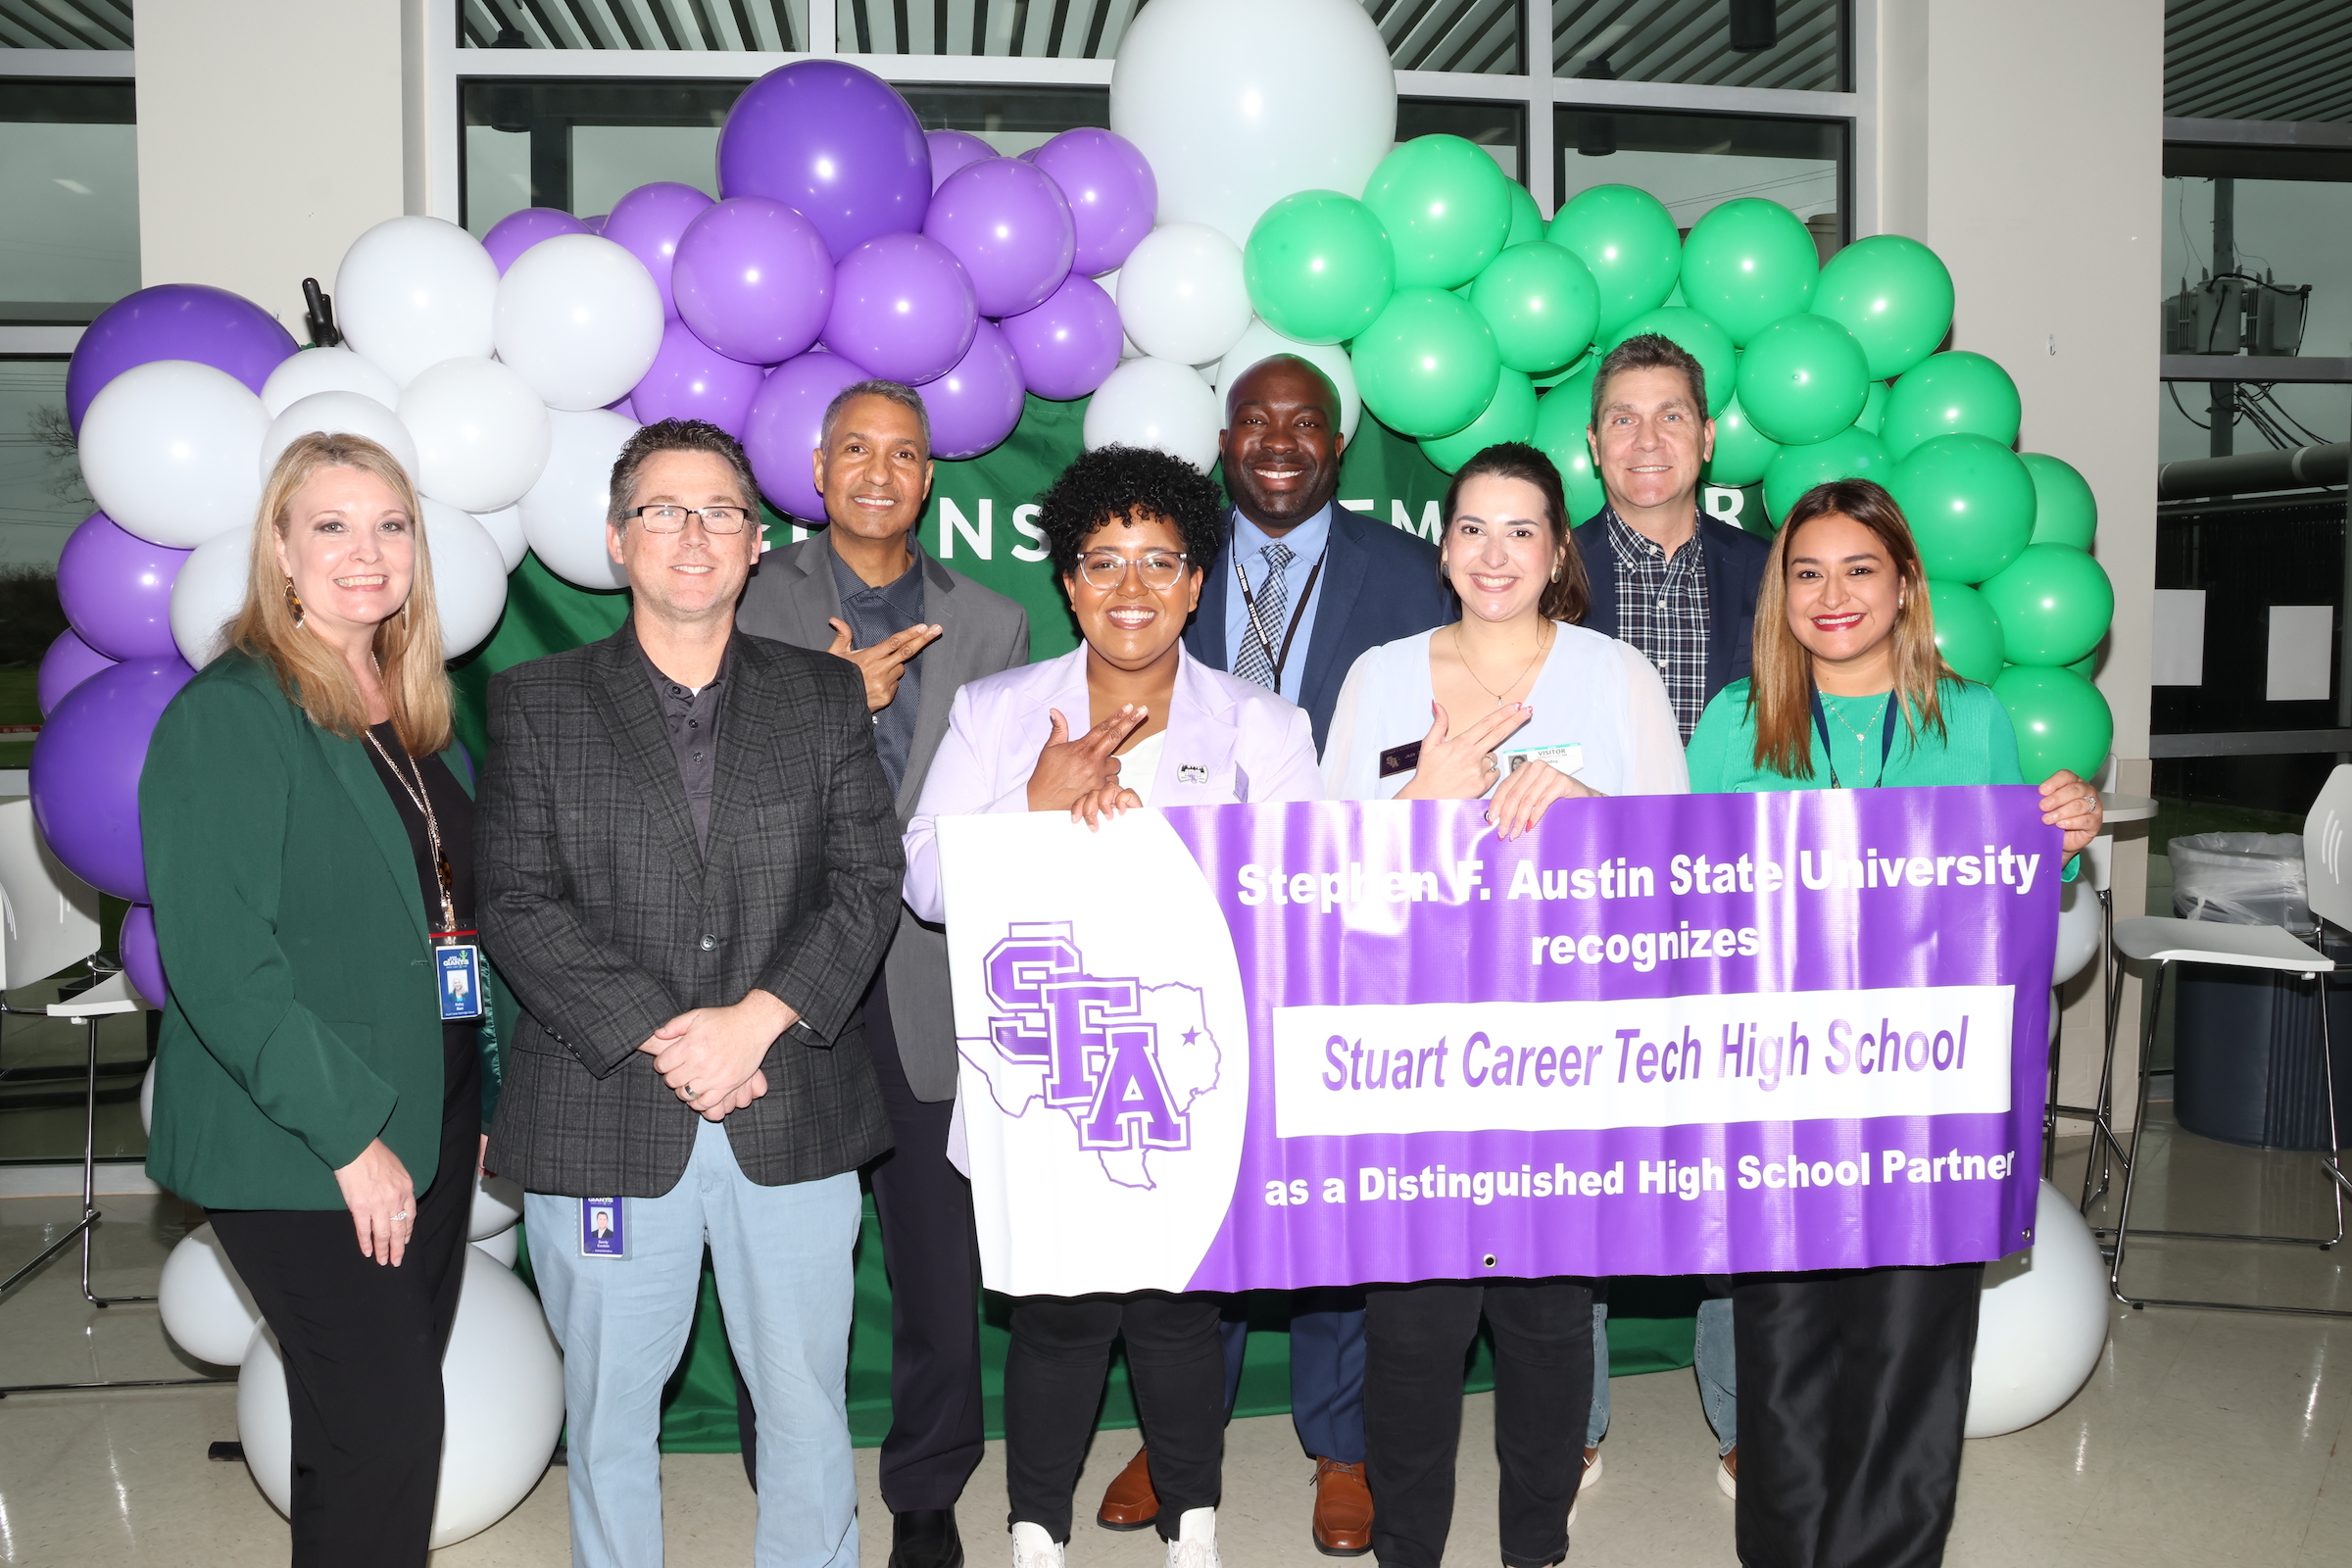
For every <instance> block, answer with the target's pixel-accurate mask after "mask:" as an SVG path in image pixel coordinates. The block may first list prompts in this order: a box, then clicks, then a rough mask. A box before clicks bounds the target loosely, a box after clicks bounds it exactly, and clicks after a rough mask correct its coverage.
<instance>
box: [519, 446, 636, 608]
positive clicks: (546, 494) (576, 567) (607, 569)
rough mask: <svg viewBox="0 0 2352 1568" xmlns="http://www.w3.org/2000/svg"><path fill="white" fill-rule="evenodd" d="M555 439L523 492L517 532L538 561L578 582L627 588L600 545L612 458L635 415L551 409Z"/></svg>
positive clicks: (580, 585)
mask: <svg viewBox="0 0 2352 1568" xmlns="http://www.w3.org/2000/svg"><path fill="white" fill-rule="evenodd" d="M548 418H549V419H550V420H551V421H552V422H553V423H554V425H555V445H554V449H553V450H552V451H550V452H549V454H548V458H547V471H546V472H545V473H544V474H542V475H541V476H540V479H539V482H538V483H537V484H535V485H533V486H531V489H530V493H529V494H528V495H526V496H524V497H523V498H522V536H523V537H524V538H525V539H527V540H529V541H530V544H531V553H532V554H534V555H536V556H537V557H538V558H539V564H541V565H543V566H545V567H546V568H547V569H548V570H550V571H552V572H554V573H555V574H556V575H557V576H559V577H561V578H563V579H564V581H565V582H567V583H570V584H572V585H573V586H574V587H577V588H626V587H627V586H628V585H629V579H628V578H627V577H626V576H625V575H624V574H623V573H622V572H621V569H620V566H619V564H618V563H616V562H615V561H613V557H612V555H611V554H610V553H609V552H607V550H606V549H605V509H606V507H607V505H608V504H609V498H610V497H611V496H612V494H613V460H614V459H616V458H618V457H619V456H620V448H621V444H622V443H623V442H625V441H627V440H628V439H629V437H630V436H631V435H634V434H635V433H636V430H637V424H636V421H634V420H632V419H629V418H627V417H623V416H621V415H618V414H614V413H613V412H612V411H611V410H610V409H583V410H581V411H579V412H577V413H570V412H566V413H563V414H551V415H549V416H548Z"/></svg>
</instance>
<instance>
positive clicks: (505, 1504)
mask: <svg viewBox="0 0 2352 1568" xmlns="http://www.w3.org/2000/svg"><path fill="white" fill-rule="evenodd" d="M462 1261H463V1263H464V1266H465V1269H466V1281H465V1284H464V1286H463V1287H462V1288H461V1290H460V1292H459V1296H458V1317H457V1322H456V1323H455V1324H454V1325H453V1326H452V1327H451V1329H450V1334H449V1348H448V1349H446V1350H444V1351H443V1352H442V1355H441V1393H442V1399H443V1401H444V1404H445V1407H446V1410H447V1417H446V1423H445V1426H444V1429H443V1431H444V1435H443V1437H442V1440H441V1484H440V1492H439V1495H437V1496H436V1497H435V1498H434V1501H433V1536H432V1545H433V1546H434V1547H435V1548H436V1549H438V1548H439V1547H442V1546H449V1545H454V1544H457V1543H458V1542H461V1541H464V1540H465V1539H466V1537H468V1536H475V1535H479V1534H481V1533H482V1532H483V1531H485V1530H487V1529H489V1528H490V1527H491V1526H492V1525H494V1524H496V1523H498V1522H499V1521H500V1520H501V1519H504V1518H505V1517H506V1516H507V1515H508V1514H509V1513H511V1512H512V1511H513V1510H514V1508H515V1504H516V1503H518V1502H520V1501H521V1500H522V1499H523V1498H524V1497H525V1496H527V1495H529V1494H530V1491H531V1488H532V1487H534V1486H536V1485H538V1482H539V1478H540V1476H541V1475H543V1474H545V1473H546V1470H547V1462H548V1460H549V1459H550V1458H552V1457H553V1456H554V1454H555V1451H556V1434H557V1433H558V1432H560V1431H561V1430H562V1429H563V1426H564V1357H563V1355H562V1354H561V1353H560V1352H559V1351H558V1350H557V1349H556V1344H555V1341H554V1340H553V1339H552V1338H550V1336H549V1335H548V1332H547V1318H546V1315H545V1314H544V1313H542V1312H541V1311H540V1308H539V1299H538V1298H537V1297H535V1296H533V1295H532V1294H531V1293H530V1289H529V1287H527V1286H525V1285H524V1284H523V1283H522V1281H520V1280H519V1279H516V1278H515V1275H514V1274H513V1272H511V1271H510V1270H509V1269H507V1268H506V1267H504V1266H503V1265H501V1264H500V1263H499V1262H498V1261H497V1260H496V1259H495V1258H493V1257H491V1256H489V1255H488V1254H487V1253H485V1252H484V1251H483V1250H481V1249H480V1248H478V1247H467V1248H465V1249H463V1250H462ZM237 1441H238V1442H239V1443H241V1444H242V1445H244V1447H245V1465H246V1468H247V1469H249V1470H251V1471H252V1472H253V1479H254V1484H255V1485H257V1486H259V1487H260V1488H261V1489H262V1495H264V1496H266V1497H268V1498H269V1499H270V1504H271V1505H272V1506H273V1507H275V1508H276V1509H277V1511H278V1512H280V1513H284V1512H286V1511H287V1508H288V1506H289V1504H290V1503H291V1502H292V1500H293V1493H294V1485H293V1476H294V1451H293V1450H294V1440H293V1421H292V1417H291V1414H290V1412H289V1410H288V1407H287V1402H286V1364H285V1359H284V1357H283V1355H282V1354H281V1353H280V1352H279V1350H278V1348H277V1341H276V1338H275V1336H273V1335H271V1334H270V1331H269V1330H268V1329H267V1328H264V1329H262V1330H261V1331H259V1332H258V1333H256V1334H255V1335H254V1337H253V1344H252V1347H251V1348H250V1349H249V1350H248V1351H247V1352H246V1356H245V1363H244V1369H243V1370H242V1371H241V1372H239V1373H238V1375H237Z"/></svg>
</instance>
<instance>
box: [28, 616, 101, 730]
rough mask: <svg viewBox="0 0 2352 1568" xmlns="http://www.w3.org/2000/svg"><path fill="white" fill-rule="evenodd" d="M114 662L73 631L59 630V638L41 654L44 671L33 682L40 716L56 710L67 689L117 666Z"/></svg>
mask: <svg viewBox="0 0 2352 1568" xmlns="http://www.w3.org/2000/svg"><path fill="white" fill-rule="evenodd" d="M114 667H115V661H114V660H111V659H109V658H107V657H106V656H105V655H104V654H102V653H100V652H99V651H98V650H97V649H95V648H92V647H91V646H90V645H89V644H88V643H85V642H83V641H82V640H81V639H80V638H79V637H76V636H75V635H74V634H73V633H72V632H71V631H61V632H59V633H58V634H57V641H55V642H53V643H51V644H50V645H49V651H48V652H47V653H45V654H43V655H42V656H41V672H40V674H39V676H38V677H36V678H35V680H34V682H33V690H34V692H35V694H36V695H37V696H38V698H39V700H40V705H41V717H43V718H47V717H48V716H49V715H50V714H51V713H54V712H56V711H57V705H58V704H60V703H62V702H64V701H65V700H66V693H68V692H70V691H72V690H73V688H74V687H76V686H78V685H80V684H81V683H82V682H83V681H85V680H88V679H89V678H90V677H91V676H92V675H95V674H97V673H98V672H99V671H100V670H107V669H112V668H114Z"/></svg>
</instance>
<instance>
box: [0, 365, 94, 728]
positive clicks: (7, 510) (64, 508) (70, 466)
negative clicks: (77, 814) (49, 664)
mask: <svg viewBox="0 0 2352 1568" xmlns="http://www.w3.org/2000/svg"><path fill="white" fill-rule="evenodd" d="M95 510H97V509H96V506H95V504H94V503H93V502H92V501H91V500H90V493H89V492H88V491H87V490H85V489H83V488H82V484H81V466H80V465H79V464H78V463H76V462H75V461H74V457H73V429H72V427H71V426H69V425H68V424H67V423H66V362H65V361H64V360H62V359H22V360H0V571H5V570H6V569H7V568H9V567H11V566H27V565H30V566H46V567H52V568H54V567H55V566H56V565H57V557H58V552H60V551H61V550H63V549H65V548H66V535H68V534H70V533H72V532H73V529H74V527H75V525H76V524H78V523H79V522H80V521H81V519H82V518H84V517H86V516H88V515H90V514H91V513H92V512H94V511H95ZM0 765H11V766H19V765H22V764H0Z"/></svg>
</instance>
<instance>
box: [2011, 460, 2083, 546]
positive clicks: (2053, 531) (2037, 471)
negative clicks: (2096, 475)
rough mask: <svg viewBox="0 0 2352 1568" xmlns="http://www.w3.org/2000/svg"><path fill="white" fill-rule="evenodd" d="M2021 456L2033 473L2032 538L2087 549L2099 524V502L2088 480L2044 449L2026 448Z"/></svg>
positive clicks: (2038, 542)
mask: <svg viewBox="0 0 2352 1568" xmlns="http://www.w3.org/2000/svg"><path fill="white" fill-rule="evenodd" d="M2021 459H2022V461H2023V462H2024V463H2025V466H2026V471H2027V472H2028V473H2030V474H2032V475H2033V476H2034V543H2035V544H2037V545H2073V546H2074V547H2075V548H2076V549H2077V550H2088V549H2089V548H2090V536H2091V535H2092V534H2093V533H2096V532H2097V531H2098V526H2099V503H2098V498H2097V497H2095V496H2093V495H2092V494H2091V493H2090V482H2089V481H2088V480H2087V479H2084V478H2083V477H2082V475H2081V474H2080V473H2077V472H2076V471H2075V470H2074V468H2073V466H2071V465H2068V464H2065V463H2061V462H2059V461H2058V460H2057V459H2056V458H2053V457H2051V456H2049V455H2048V454H2047V453H2042V452H2027V453H2023V454H2021Z"/></svg>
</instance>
